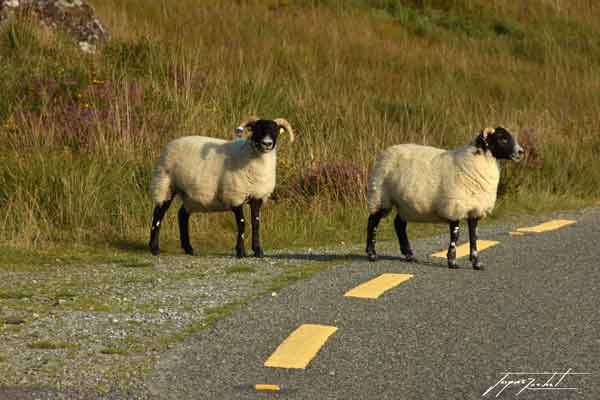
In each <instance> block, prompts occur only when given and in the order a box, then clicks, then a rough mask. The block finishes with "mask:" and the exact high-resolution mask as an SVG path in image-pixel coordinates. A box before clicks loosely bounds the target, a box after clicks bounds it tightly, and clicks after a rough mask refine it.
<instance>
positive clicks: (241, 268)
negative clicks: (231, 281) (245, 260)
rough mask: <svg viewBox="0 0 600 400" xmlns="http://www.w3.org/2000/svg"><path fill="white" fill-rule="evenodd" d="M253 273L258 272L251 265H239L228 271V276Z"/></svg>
mask: <svg viewBox="0 0 600 400" xmlns="http://www.w3.org/2000/svg"><path fill="white" fill-rule="evenodd" d="M253 272H256V268H254V267H251V266H249V265H238V266H235V267H231V268H228V269H227V271H226V273H227V274H249V273H253Z"/></svg>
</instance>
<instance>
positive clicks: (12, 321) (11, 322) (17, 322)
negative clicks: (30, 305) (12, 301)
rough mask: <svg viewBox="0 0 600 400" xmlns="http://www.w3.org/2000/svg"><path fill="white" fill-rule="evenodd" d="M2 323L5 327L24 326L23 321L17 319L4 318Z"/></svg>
mask: <svg viewBox="0 0 600 400" xmlns="http://www.w3.org/2000/svg"><path fill="white" fill-rule="evenodd" d="M4 323H5V324H7V325H21V324H24V323H25V321H24V320H22V319H19V318H6V319H5V320H4Z"/></svg>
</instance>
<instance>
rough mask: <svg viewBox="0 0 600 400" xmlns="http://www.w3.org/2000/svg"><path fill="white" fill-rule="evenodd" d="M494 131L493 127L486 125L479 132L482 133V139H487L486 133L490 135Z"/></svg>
mask: <svg viewBox="0 0 600 400" xmlns="http://www.w3.org/2000/svg"><path fill="white" fill-rule="evenodd" d="M494 131H495V129H494V128H490V127H487V128H485V129H484V130H483V131H481V133H482V134H483V137H484V139H487V137H488V135H491V134H492V133H494Z"/></svg>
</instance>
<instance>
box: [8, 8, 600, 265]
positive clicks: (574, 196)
mask: <svg viewBox="0 0 600 400" xmlns="http://www.w3.org/2000/svg"><path fill="white" fill-rule="evenodd" d="M92 3H93V4H94V6H95V8H96V10H97V12H98V13H99V14H100V17H101V18H102V20H103V21H104V22H105V24H106V25H107V26H108V28H109V30H110V32H111V40H110V41H109V43H108V44H107V46H106V47H105V48H104V49H103V50H101V51H100V52H99V53H98V54H97V55H94V56H90V55H84V54H82V53H81V52H80V51H79V50H78V48H77V45H76V44H75V43H73V41H72V40H70V38H68V37H65V36H64V35H63V34H60V33H58V34H50V33H48V30H47V29H40V28H39V27H37V26H36V25H35V24H33V23H32V22H31V21H29V20H23V21H13V22H10V23H8V24H5V25H4V26H3V27H2V28H0V58H1V59H2V63H0V90H1V91H2V96H1V97H0V146H1V147H2V149H3V151H2V152H1V154H0V268H8V269H10V268H16V267H14V266H17V267H18V268H25V267H26V266H27V265H30V266H31V265H35V266H39V267H40V268H41V267H43V266H44V265H48V266H53V265H62V264H63V263H65V262H67V263H72V262H112V261H113V260H119V259H121V260H122V261H123V263H124V265H123V266H124V267H131V268H137V267H139V268H145V267H146V266H147V264H146V263H147V261H145V260H144V259H140V257H141V256H142V255H143V256H145V255H146V254H147V253H148V250H147V242H148V233H149V224H150V219H151V213H152V204H151V202H150V199H149V196H148V195H147V191H148V183H149V179H150V174H151V171H152V164H153V162H154V160H155V159H156V158H157V157H158V153H159V150H160V148H161V146H162V145H163V144H165V143H166V142H167V141H169V140H171V139H173V138H176V137H179V136H182V135H186V134H191V133H194V134H207V135H212V136H218V137H223V138H231V137H232V132H233V129H234V127H235V126H237V124H238V122H239V120H240V119H241V118H242V117H243V116H246V115H248V114H258V115H260V116H263V117H265V118H274V117H285V118H287V119H288V120H290V121H291V123H292V125H293V126H294V128H295V131H296V132H297V137H298V140H297V142H296V143H294V144H293V145H290V144H289V143H287V141H286V140H285V139H283V140H282V142H281V143H280V147H279V152H278V159H279V165H278V175H279V177H278V186H277V189H276V192H275V193H274V195H273V201H272V202H270V204H268V205H267V207H266V208H265V212H264V216H263V217H262V220H263V222H264V223H263V230H264V233H263V237H264V241H265V243H264V247H265V249H269V248H274V247H279V248H285V247H295V246H320V245H327V244H336V243H340V242H342V241H344V242H346V243H359V242H362V241H363V240H364V238H363V236H364V232H363V231H364V226H365V224H366V222H365V220H366V207H365V190H364V188H365V177H366V176H367V174H368V171H369V170H370V168H371V166H372V163H373V161H374V159H375V156H376V154H377V153H378V152H379V151H380V150H381V149H383V148H385V147H387V146H389V145H392V144H396V143H401V142H415V143H420V144H429V145H435V146H442V147H457V146H460V145H463V144H464V143H466V142H468V141H470V140H471V139H472V137H473V136H474V135H475V134H476V133H477V132H478V131H479V130H481V129H482V128H483V127H485V126H488V125H494V126H496V125H504V126H506V127H508V128H509V129H511V130H513V131H514V132H517V133H519V134H520V136H521V139H522V141H526V142H527V147H528V149H529V150H530V154H533V155H535V156H531V157H529V158H528V159H526V160H525V161H524V162H522V163H520V164H517V165H507V166H506V168H505V171H504V172H503V177H502V182H501V185H500V193H499V194H500V198H499V203H498V208H497V210H496V216H497V217H500V216H506V215H510V214H514V213H518V212H525V213H538V212H547V211H552V210H556V209H560V208H571V207H582V206H588V205H598V204H599V203H600V202H599V199H600V184H599V183H600V161H599V160H598V158H597V157H596V155H597V154H598V152H599V151H600V136H598V135H596V134H594V132H596V131H597V126H598V125H599V123H600V121H599V118H600V116H599V114H598V112H597V110H598V109H599V108H600V80H598V76H600V42H598V41H597V40H593V38H595V37H598V36H599V35H600V27H599V26H598V24H597V20H598V18H600V7H599V6H598V5H595V4H592V2H568V3H569V4H565V2H560V7H558V5H559V4H558V2H541V1H532V2H527V4H526V5H522V4H521V3H519V2H512V3H511V2H489V1H486V0H456V1H452V2H450V1H442V0H394V1H392V0H352V1H347V2H340V1H333V0H328V1H322V2H314V1H307V0H297V1H275V0H259V1H252V2H239V1H234V0H226V1H221V2H217V4H213V3H210V4H209V3H202V2H201V3H198V2H193V1H192V0H181V1H178V2H173V3H169V5H168V7H167V6H165V7H159V6H158V5H152V6H148V5H147V4H146V2H143V1H142V0H128V1H116V0H109V1H92ZM231 21H236V23H235V24H232V23H231ZM182 26H185V27H186V28H185V29H181V28H180V27H182ZM526 132H529V133H526ZM178 207H179V205H178V204H174V205H173V206H172V210H170V212H169V213H168V214H167V217H166V220H165V221H164V224H163V230H162V248H163V252H164V253H166V254H181V249H180V248H179V243H178V230H177V221H176V210H177V208H178ZM234 226H235V224H234V222H233V217H232V216H231V215H230V213H224V214H211V215H195V216H194V217H192V221H191V235H192V241H193V243H194V245H195V247H196V248H197V249H198V251H199V252H200V254H201V255H204V254H209V253H214V252H222V251H228V252H233V247H234V242H235V237H234V233H233V231H234ZM418 229H421V228H418ZM423 229H425V230H427V229H429V228H423ZM127 263H129V264H127Z"/></svg>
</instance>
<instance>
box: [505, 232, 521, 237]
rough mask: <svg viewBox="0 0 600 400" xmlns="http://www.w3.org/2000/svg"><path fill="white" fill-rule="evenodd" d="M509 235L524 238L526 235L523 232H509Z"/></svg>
mask: <svg viewBox="0 0 600 400" xmlns="http://www.w3.org/2000/svg"><path fill="white" fill-rule="evenodd" d="M508 234H509V235H510V236H523V235H524V233H523V232H508Z"/></svg>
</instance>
